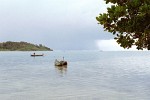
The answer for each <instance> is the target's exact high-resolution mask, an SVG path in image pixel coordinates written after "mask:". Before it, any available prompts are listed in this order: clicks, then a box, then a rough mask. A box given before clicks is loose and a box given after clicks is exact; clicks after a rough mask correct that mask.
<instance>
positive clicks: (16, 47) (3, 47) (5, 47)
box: [0, 41, 53, 51]
mask: <svg viewBox="0 0 150 100" xmlns="http://www.w3.org/2000/svg"><path fill="white" fill-rule="evenodd" d="M0 51H53V50H52V49H50V48H48V47H46V46H44V45H42V44H39V45H35V44H31V43H27V42H23V41H21V42H12V41H7V42H3V43H0Z"/></svg>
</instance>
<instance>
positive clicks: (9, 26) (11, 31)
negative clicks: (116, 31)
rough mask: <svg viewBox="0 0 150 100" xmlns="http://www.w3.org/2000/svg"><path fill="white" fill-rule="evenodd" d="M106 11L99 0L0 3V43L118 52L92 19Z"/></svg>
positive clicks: (110, 35)
mask: <svg viewBox="0 0 150 100" xmlns="http://www.w3.org/2000/svg"><path fill="white" fill-rule="evenodd" d="M106 8H107V5H106V4H105V2H104V1H103V0H0V42H5V41H26V42H30V43H34V44H43V45H45V46H48V47H50V48H52V49H54V50H87V49H88V50H98V49H101V50H120V47H119V46H117V47H116V45H117V44H116V43H115V41H113V40H112V39H113V35H112V34H111V33H108V32H105V31H104V29H103V27H102V26H100V25H98V24H97V23H98V22H97V21H96V19H95V17H96V16H98V15H99V14H100V13H103V12H106ZM112 41H113V42H112Z"/></svg>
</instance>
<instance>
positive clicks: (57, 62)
mask: <svg viewBox="0 0 150 100" xmlns="http://www.w3.org/2000/svg"><path fill="white" fill-rule="evenodd" d="M65 65H67V61H58V60H55V66H65Z"/></svg>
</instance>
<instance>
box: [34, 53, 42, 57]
mask: <svg viewBox="0 0 150 100" xmlns="http://www.w3.org/2000/svg"><path fill="white" fill-rule="evenodd" d="M31 56H32V57H35V56H44V54H35V53H34V54H31Z"/></svg>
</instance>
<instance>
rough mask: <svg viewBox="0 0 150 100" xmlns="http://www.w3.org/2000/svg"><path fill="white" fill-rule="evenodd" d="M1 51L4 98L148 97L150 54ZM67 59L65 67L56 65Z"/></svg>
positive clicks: (0, 77) (0, 83)
mask: <svg viewBox="0 0 150 100" xmlns="http://www.w3.org/2000/svg"><path fill="white" fill-rule="evenodd" d="M32 53H33V52H17V51H16V52H0V99H1V100H85V99H86V100H149V99H150V81H149V79H150V66H149V65H150V60H149V59H150V52H146V51H145V52H141V51H136V52H134V51H132V52H128V51H123V52H121V51H119V52H117V51H114V52H111V51H109V52H100V51H53V52H35V53H36V54H42V53H44V55H45V56H43V57H30V54H32ZM63 57H65V60H67V61H68V66H66V67H56V66H54V61H55V59H58V60H61V59H62V58H63Z"/></svg>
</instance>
